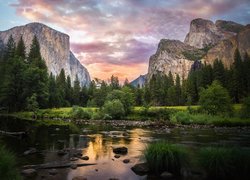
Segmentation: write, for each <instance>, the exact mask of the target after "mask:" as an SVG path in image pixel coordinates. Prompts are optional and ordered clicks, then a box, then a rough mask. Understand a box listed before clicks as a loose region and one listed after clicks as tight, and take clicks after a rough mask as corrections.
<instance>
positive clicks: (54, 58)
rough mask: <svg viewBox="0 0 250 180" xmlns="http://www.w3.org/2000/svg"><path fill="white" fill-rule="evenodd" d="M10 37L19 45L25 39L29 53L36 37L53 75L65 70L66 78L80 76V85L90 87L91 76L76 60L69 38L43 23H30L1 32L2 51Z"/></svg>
mask: <svg viewBox="0 0 250 180" xmlns="http://www.w3.org/2000/svg"><path fill="white" fill-rule="evenodd" d="M10 35H12V36H13V38H14V41H15V42H16V43H17V42H18V41H19V39H20V37H21V36H22V37H23V40H24V43H25V47H26V51H27V53H28V52H29V50H30V45H31V43H32V39H33V37H34V35H36V36H37V39H38V41H39V43H40V51H41V55H42V57H43V58H44V60H45V62H46V65H47V67H48V71H49V72H52V74H53V75H58V74H59V73H60V71H61V69H62V68H63V69H64V70H65V74H66V76H67V75H69V76H70V78H71V81H72V83H73V81H74V80H75V78H76V75H77V76H78V79H79V81H80V85H81V86H84V85H88V84H89V83H90V76H89V73H88V70H87V69H86V68H85V67H84V66H83V65H82V64H81V63H80V62H79V61H78V59H76V57H75V56H74V55H73V53H72V52H71V51H70V44H69V36H68V35H67V34H64V33H61V32H59V31H56V30H54V29H52V28H50V27H48V26H46V25H44V24H41V23H30V24H27V25H24V26H17V27H14V28H11V29H9V30H6V31H0V50H3V48H4V46H5V45H6V44H7V42H8V39H9V37H10Z"/></svg>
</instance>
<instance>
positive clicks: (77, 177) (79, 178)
mask: <svg viewBox="0 0 250 180" xmlns="http://www.w3.org/2000/svg"><path fill="white" fill-rule="evenodd" d="M72 180H87V178H85V177H84V176H76V177H73V179H72Z"/></svg>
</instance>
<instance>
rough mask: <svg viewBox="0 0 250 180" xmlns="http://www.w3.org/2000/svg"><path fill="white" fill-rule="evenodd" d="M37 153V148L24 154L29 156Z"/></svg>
mask: <svg viewBox="0 0 250 180" xmlns="http://www.w3.org/2000/svg"><path fill="white" fill-rule="evenodd" d="M35 153H37V150H36V148H30V149H29V150H27V151H25V152H24V153H23V154H24V155H29V154H35Z"/></svg>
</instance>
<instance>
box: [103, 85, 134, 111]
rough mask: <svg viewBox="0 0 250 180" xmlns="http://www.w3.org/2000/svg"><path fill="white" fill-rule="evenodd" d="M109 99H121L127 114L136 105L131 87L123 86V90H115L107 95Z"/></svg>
mask: <svg viewBox="0 0 250 180" xmlns="http://www.w3.org/2000/svg"><path fill="white" fill-rule="evenodd" d="M106 99H107V101H112V100H119V101H120V102H121V103H122V104H123V108H124V112H125V114H128V113H129V112H130V111H131V108H132V107H133V105H134V97H133V93H132V90H131V89H130V88H129V87H123V88H122V90H113V91H111V92H110V93H109V94H108V95H107V98H106Z"/></svg>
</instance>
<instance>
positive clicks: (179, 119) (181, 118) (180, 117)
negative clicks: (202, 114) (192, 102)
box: [170, 111, 193, 124]
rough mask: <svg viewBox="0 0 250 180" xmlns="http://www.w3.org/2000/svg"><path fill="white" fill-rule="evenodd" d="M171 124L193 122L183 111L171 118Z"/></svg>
mask: <svg viewBox="0 0 250 180" xmlns="http://www.w3.org/2000/svg"><path fill="white" fill-rule="evenodd" d="M170 122H171V123H173V124H175V123H181V124H191V123H192V122H193V120H192V117H191V115H190V114H189V113H188V112H185V111H178V112H176V113H175V114H174V115H172V116H171V120H170Z"/></svg>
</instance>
